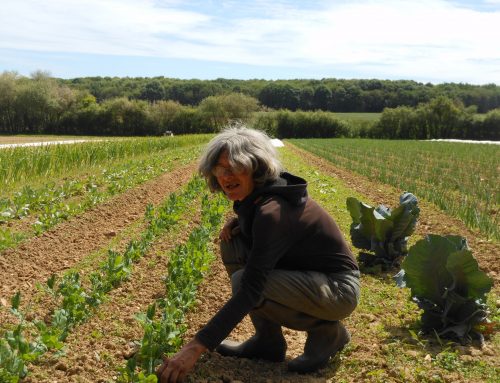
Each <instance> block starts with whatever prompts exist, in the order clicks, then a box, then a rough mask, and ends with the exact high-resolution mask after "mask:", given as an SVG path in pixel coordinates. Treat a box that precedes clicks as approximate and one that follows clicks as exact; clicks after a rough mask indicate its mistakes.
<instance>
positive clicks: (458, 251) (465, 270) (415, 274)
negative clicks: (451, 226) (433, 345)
mask: <svg viewBox="0 0 500 383" xmlns="http://www.w3.org/2000/svg"><path fill="white" fill-rule="evenodd" d="M402 266H403V270H401V271H400V272H399V273H398V274H397V276H396V281H397V283H398V285H399V286H400V287H404V286H407V287H409V288H410V289H411V295H412V298H413V300H414V301H415V302H416V303H417V304H418V306H419V307H420V308H421V309H422V310H423V313H422V319H421V321H422V330H423V331H424V332H426V333H429V332H433V331H435V332H436V333H437V335H438V336H440V337H444V338H451V339H456V340H458V341H460V342H461V343H462V344H467V343H470V342H471V340H472V339H473V338H476V339H479V340H480V341H481V343H482V342H483V336H482V335H481V334H480V333H479V332H477V331H476V327H477V326H478V325H479V324H482V323H486V321H487V314H488V311H487V306H486V304H485V302H486V294H487V293H488V292H489V291H490V290H491V287H492V286H493V280H492V279H491V278H490V277H488V276H487V275H486V273H484V272H483V271H482V270H480V269H479V266H478V263H477V261H476V260H475V259H474V257H473V255H472V252H471V251H470V250H469V248H468V246H467V241H466V240H465V238H463V237H460V236H452V235H447V236H439V235H432V234H429V235H427V236H426V238H425V239H422V240H420V241H418V242H417V243H416V244H415V245H413V246H412V247H411V248H410V251H409V254H408V256H407V257H406V258H405V259H404V261H403V265H402Z"/></svg>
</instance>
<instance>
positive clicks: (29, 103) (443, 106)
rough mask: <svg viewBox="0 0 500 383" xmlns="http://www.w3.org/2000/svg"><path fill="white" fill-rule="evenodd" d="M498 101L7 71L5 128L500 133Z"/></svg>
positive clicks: (464, 87)
mask: <svg viewBox="0 0 500 383" xmlns="http://www.w3.org/2000/svg"><path fill="white" fill-rule="evenodd" d="M499 107H500V87H498V86H497V85H494V84H490V85H483V86H477V85H469V84H440V85H433V84H422V83H417V82H414V81H389V80H336V79H323V80H279V81H268V80H230V79H217V80H205V81H202V80H179V79H169V78H163V77H161V78H158V77H157V78H117V77H113V78H110V77H88V78H76V79H71V80H64V79H58V78H53V77H51V76H50V75H49V74H47V73H44V72H36V73H33V74H32V75H31V76H30V77H23V76H20V75H18V74H17V73H15V72H4V73H2V74H1V75H0V133H1V134H42V133H43V134H75V135H98V136H104V135H107V136H148V135H161V134H163V133H164V132H166V131H171V132H173V133H174V134H193V133H212V132H217V131H219V130H220V129H221V128H222V127H224V126H226V125H227V124H229V123H232V122H235V121H238V122H244V123H246V124H248V125H250V126H253V127H256V128H259V129H262V130H265V131H266V132H268V133H269V134H270V135H272V136H276V137H280V138H306V137H367V138H388V139H433V138H459V139H465V138H467V139H476V140H498V139H500V137H499V135H500V134H499V132H500V110H499ZM339 113H351V114H354V113H371V114H372V115H373V116H374V118H371V119H369V120H364V121H360V120H356V119H347V120H346V119H345V118H341V117H339Z"/></svg>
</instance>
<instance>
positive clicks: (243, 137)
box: [158, 128, 359, 382]
mask: <svg viewBox="0 0 500 383" xmlns="http://www.w3.org/2000/svg"><path fill="white" fill-rule="evenodd" d="M199 171H200V173H201V174H202V175H203V176H204V177H205V178H206V180H207V182H208V185H209V186H210V188H211V190H212V191H221V192H223V193H224V194H225V195H226V196H227V198H228V199H230V200H231V201H234V205H233V208H234V211H235V213H236V216H237V218H234V219H231V220H229V221H228V222H227V223H226V224H225V225H224V228H223V229H222V231H221V233H220V238H221V256H222V260H223V262H224V264H225V266H226V269H227V271H228V273H229V275H230V278H231V284H232V291H233V296H232V298H231V299H229V300H228V301H227V302H226V304H225V305H224V306H223V307H222V308H221V309H220V310H219V312H218V313H217V314H216V315H215V316H214V317H213V318H212V319H211V320H210V321H209V322H208V324H206V325H205V327H203V328H202V329H201V330H200V331H198V333H197V334H196V335H195V337H194V339H193V340H191V341H190V342H189V343H187V344H186V345H185V346H184V347H183V348H182V349H181V350H180V351H179V352H178V353H177V354H176V355H174V356H173V357H172V358H170V359H165V362H164V363H163V365H162V366H161V367H160V368H159V370H158V376H159V377H160V381H161V382H177V381H180V380H182V379H183V378H184V376H185V375H186V374H187V373H188V372H189V371H190V370H191V369H192V368H193V366H194V364H195V363H196V361H197V360H198V358H199V356H200V355H201V354H202V353H203V352H205V351H207V350H214V349H215V350H216V351H217V352H219V353H220V354H222V355H226V356H236V357H243V358H258V359H264V360H268V361H273V362H282V361H283V360H284V359H285V354H286V348H287V345H286V341H285V338H284V337H283V334H282V332H281V327H282V326H284V327H288V328H292V329H295V330H301V331H307V341H306V344H305V347H304V353H303V354H302V355H300V356H299V357H297V358H295V359H293V360H291V361H290V362H289V363H288V369H289V370H290V371H295V372H299V373H307V372H312V371H316V370H317V369H319V368H322V367H324V366H325V365H326V364H327V363H328V360H329V359H330V357H332V356H333V355H335V354H336V353H337V352H338V351H339V350H341V349H342V348H343V347H344V346H345V345H346V344H347V343H348V342H349V340H350V334H349V332H348V331H347V329H346V328H345V327H344V326H343V325H342V323H341V322H340V320H342V319H344V318H346V317H347V316H348V315H349V314H351V312H352V311H353V310H354V309H355V307H356V306H357V304H358V300H359V269H358V266H357V263H356V261H355V259H354V257H353V256H352V254H351V252H350V250H349V247H348V245H347V243H346V241H345V239H344V238H343V236H342V234H341V232H340V230H339V228H338V226H337V224H336V223H335V222H334V220H333V219H332V218H331V217H330V216H329V215H328V213H327V212H326V211H325V210H324V209H323V208H321V207H320V206H319V205H318V204H317V203H316V202H314V201H313V200H312V199H311V198H309V197H308V194H307V189H306V186H307V183H306V181H305V180H303V179H302V178H299V177H296V176H294V175H292V174H289V173H286V172H284V171H283V170H282V166H281V163H280V161H279V160H278V158H277V154H276V151H275V149H274V147H273V146H272V145H271V143H270V140H269V137H267V136H266V135H265V134H264V133H262V132H259V131H256V130H252V129H246V128H230V129H226V130H224V131H223V132H221V133H220V134H218V135H217V136H216V137H215V138H214V139H212V141H210V143H209V144H208V146H207V148H206V150H205V152H204V154H203V156H202V157H201V160H200V165H199ZM247 314H249V315H250V318H251V320H252V323H253V325H254V327H255V335H253V336H252V337H251V338H250V339H248V340H247V341H245V342H243V343H236V342H233V341H230V340H224V341H223V339H224V338H226V337H227V336H228V335H229V333H230V332H231V331H232V329H233V328H234V327H235V326H236V325H237V324H238V323H239V322H240V321H241V320H242V319H243V318H244V317H245V315H247Z"/></svg>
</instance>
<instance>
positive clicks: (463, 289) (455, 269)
mask: <svg viewBox="0 0 500 383" xmlns="http://www.w3.org/2000/svg"><path fill="white" fill-rule="evenodd" d="M446 269H447V270H448V272H449V273H450V274H451V275H452V277H453V280H454V287H455V288H454V291H455V292H456V293H457V294H460V295H461V296H463V297H467V298H471V299H481V300H482V299H484V297H485V295H486V294H487V293H488V292H489V291H490V290H491V287H492V286H493V280H492V279H491V278H490V277H488V276H487V275H486V273H484V272H483V271H482V270H480V269H479V266H478V263H477V261H476V260H475V259H474V257H473V255H472V252H471V251H470V250H466V249H463V250H459V251H455V252H454V253H451V254H450V256H449V257H448V261H447V262H446Z"/></svg>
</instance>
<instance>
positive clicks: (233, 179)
mask: <svg viewBox="0 0 500 383" xmlns="http://www.w3.org/2000/svg"><path fill="white" fill-rule="evenodd" d="M212 173H213V174H214V175H215V177H216V178H217V182H218V183H219V185H220V187H221V188H222V191H223V192H224V193H225V194H226V196H227V198H229V199H230V200H231V201H242V200H243V199H245V198H246V197H247V196H248V195H249V194H250V193H251V192H252V191H253V189H254V183H253V178H252V174H250V173H249V172H248V171H243V172H239V171H235V169H233V168H231V165H229V159H228V153H227V151H223V152H222V154H221V155H220V157H219V160H218V161H217V165H216V166H215V167H214V169H213V170H212Z"/></svg>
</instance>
